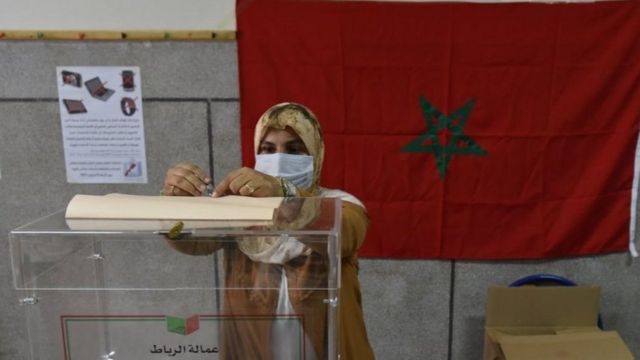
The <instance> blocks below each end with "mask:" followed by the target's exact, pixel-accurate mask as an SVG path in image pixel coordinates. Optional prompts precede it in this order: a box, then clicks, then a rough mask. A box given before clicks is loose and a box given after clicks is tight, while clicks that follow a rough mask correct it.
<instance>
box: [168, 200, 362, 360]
mask: <svg viewBox="0 0 640 360" xmlns="http://www.w3.org/2000/svg"><path fill="white" fill-rule="evenodd" d="M367 224H368V216H367V214H366V212H365V210H364V209H363V208H362V207H360V206H358V205H355V204H352V203H349V202H343V206H342V248H341V251H342V269H341V274H342V279H341V289H340V294H339V305H338V322H339V329H338V342H339V349H340V350H339V351H340V354H341V359H343V360H369V359H374V355H373V351H372V349H371V346H370V344H369V340H368V337H367V332H366V329H365V324H364V318H363V313H362V303H361V295H360V285H359V282H358V259H357V250H358V248H359V247H360V245H362V242H363V240H364V235H365V232H366V228H367ZM169 243H170V244H171V246H172V247H174V248H176V249H178V250H179V251H182V252H186V253H190V254H194V255H203V254H210V253H211V252H212V251H215V250H217V248H215V247H214V246H213V244H214V243H212V242H206V241H201V242H188V241H187V242H180V241H170V242H169ZM223 247H224V268H225V299H224V315H225V316H229V318H228V319H225V320H224V321H222V326H221V329H222V339H221V343H220V349H221V359H225V360H235V359H237V360H245V359H264V360H278V359H272V355H271V351H270V350H269V349H270V347H271V343H270V341H271V338H270V336H271V326H272V321H271V318H272V316H273V315H274V312H275V310H276V305H277V300H278V289H279V287H280V277H281V271H282V268H283V267H284V269H285V272H286V274H287V280H288V286H289V289H290V290H289V298H290V301H291V304H292V306H293V308H294V310H295V313H296V314H297V315H301V316H302V320H303V327H304V330H305V331H304V332H305V334H306V336H308V337H309V339H310V341H311V343H312V344H313V345H312V346H313V348H314V352H315V354H316V355H317V359H325V358H326V348H327V331H326V329H327V324H326V316H327V314H326V311H327V307H328V306H327V304H325V303H324V299H325V298H327V294H326V292H324V291H318V290H315V291H311V290H305V289H310V288H318V287H324V286H325V284H326V269H327V259H326V257H325V256H324V255H322V254H320V253H318V252H311V253H310V254H308V255H301V256H298V257H296V258H294V259H292V260H290V261H288V262H287V263H285V264H284V265H280V264H266V263H260V262H254V261H252V260H251V259H249V258H248V257H247V256H246V255H245V254H244V253H243V252H242V251H240V249H239V248H238V246H237V244H235V243H227V244H226V245H224V246H223ZM218 248H219V246H218ZM249 319H250V320H249ZM300 344H304V338H302V339H300ZM303 346H304V345H303Z"/></svg>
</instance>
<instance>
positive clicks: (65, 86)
mask: <svg viewBox="0 0 640 360" xmlns="http://www.w3.org/2000/svg"><path fill="white" fill-rule="evenodd" d="M56 81H57V84H58V95H59V104H60V119H61V125H62V136H63V141H64V157H65V166H66V170H67V181H68V182H70V183H92V184H96V183H146V182H147V160H146V154H145V141H144V122H143V115H142V91H141V89H140V87H141V77H140V68H139V67H137V66H102V67H97V66H58V67H57V68H56Z"/></svg>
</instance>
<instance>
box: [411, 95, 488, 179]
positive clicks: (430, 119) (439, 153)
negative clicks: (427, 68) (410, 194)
mask: <svg viewBox="0 0 640 360" xmlns="http://www.w3.org/2000/svg"><path fill="white" fill-rule="evenodd" d="M474 105H475V101H473V100H469V101H467V102H466V103H465V104H464V105H463V106H462V107H461V108H459V109H457V110H456V111H454V112H452V113H451V114H450V115H445V114H443V113H442V112H441V111H440V110H438V109H436V108H435V106H433V105H431V104H429V102H428V101H427V100H426V99H425V98H424V97H422V96H421V97H420V107H421V108H422V114H423V116H424V120H425V122H426V123H427V131H426V132H425V133H424V134H422V135H420V136H418V137H417V138H416V139H414V140H413V141H411V142H410V143H408V144H407V145H405V146H404V147H403V148H402V151H405V152H424V153H433V155H434V156H435V157H436V165H437V166H438V173H439V174H440V178H441V179H442V178H444V177H445V175H446V174H447V167H448V166H449V161H450V160H451V156H453V155H478V156H484V155H486V154H487V152H486V151H485V150H484V149H483V148H481V147H480V146H479V145H478V144H476V142H475V141H474V140H473V139H472V138H471V137H469V136H467V135H465V134H464V125H465V123H466V122H467V119H468V117H469V113H471V109H473V106H474ZM441 137H444V138H445V139H444V141H441Z"/></svg>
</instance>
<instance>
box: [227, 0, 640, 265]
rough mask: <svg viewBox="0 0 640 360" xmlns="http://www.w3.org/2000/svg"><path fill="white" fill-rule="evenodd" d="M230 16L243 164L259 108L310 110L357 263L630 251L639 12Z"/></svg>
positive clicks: (586, 7)
mask: <svg viewBox="0 0 640 360" xmlns="http://www.w3.org/2000/svg"><path fill="white" fill-rule="evenodd" d="M237 20H238V53H239V66H240V69H239V71H240V97H241V98H240V104H241V132H242V133H241V136H242V148H243V162H244V164H245V165H247V166H252V165H253V161H254V159H253V152H252V133H253V127H254V124H255V121H256V120H257V119H258V117H259V116H260V115H261V114H262V112H263V111H265V110H266V109H267V108H269V107H270V106H271V105H274V104H276V103H278V102H282V101H294V102H300V103H302V104H305V105H307V106H309V107H310V108H311V109H312V110H313V111H314V112H315V113H316V115H318V118H319V120H320V123H321V125H322V128H323V130H324V134H325V139H326V161H325V166H324V168H323V181H322V183H323V185H324V186H326V187H329V188H340V189H344V190H346V191H348V192H351V193H353V194H354V195H356V196H357V197H359V198H360V199H362V200H363V202H364V203H365V205H366V207H367V209H368V211H369V214H370V216H371V226H370V227H369V233H368V235H367V240H366V242H365V245H364V247H363V248H362V250H361V252H360V254H361V255H362V256H368V257H395V258H446V259H525V258H546V257H561V256H577V255H586V254H597V253H606V252H616V251H624V250H626V249H627V248H628V247H629V246H630V237H631V236H630V235H629V234H630V219H631V218H632V215H631V212H632V209H635V200H632V196H634V195H633V189H634V188H635V186H636V185H634V162H635V157H636V144H637V140H638V122H639V121H640V1H603V2H596V3H573V4H564V3H563V4H541V3H538V4H536V3H510V4H504V3H503V4H486V3H485V4H477V3H476V4H471V3H415V2H414V3H405V2H345V1H320V2H318V1H282V0H280V1H260V0H239V1H238V3H237ZM632 203H633V205H634V206H632ZM633 217H634V218H635V215H633Z"/></svg>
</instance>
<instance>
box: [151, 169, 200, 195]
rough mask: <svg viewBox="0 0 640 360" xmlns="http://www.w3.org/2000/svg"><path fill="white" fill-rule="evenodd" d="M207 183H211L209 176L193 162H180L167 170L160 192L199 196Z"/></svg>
mask: <svg viewBox="0 0 640 360" xmlns="http://www.w3.org/2000/svg"><path fill="white" fill-rule="evenodd" d="M209 184H211V178H210V177H209V175H207V173H205V172H204V170H202V169H201V168H200V167H198V166H197V165H195V164H190V163H180V164H178V165H176V166H174V167H172V168H170V169H169V170H167V174H166V175H165V177H164V186H163V187H162V194H163V195H166V196H200V195H202V193H203V192H204V191H205V190H206V189H207V185H209Z"/></svg>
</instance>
